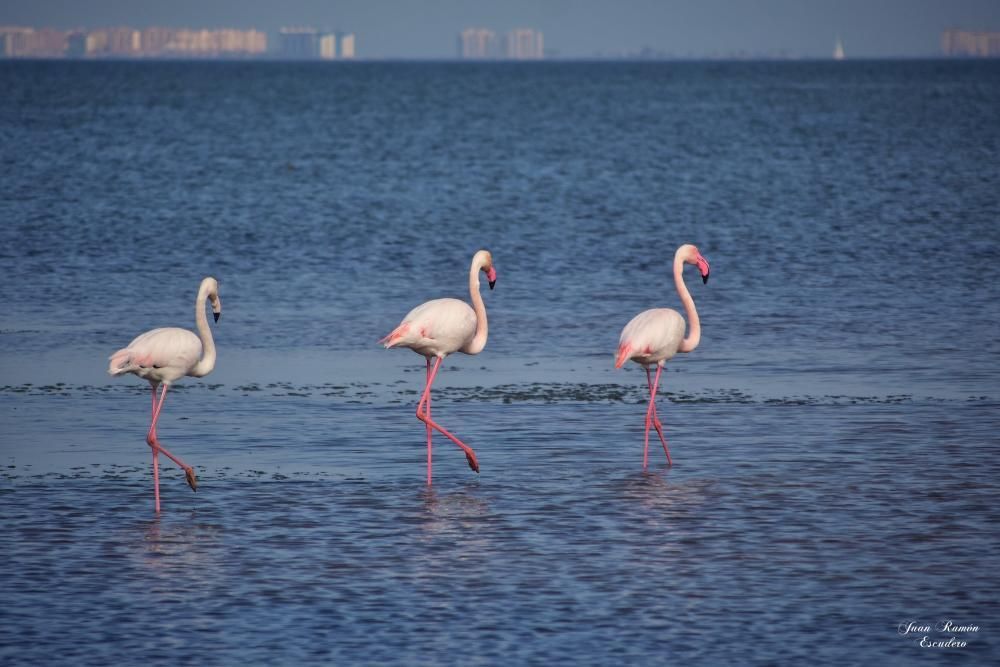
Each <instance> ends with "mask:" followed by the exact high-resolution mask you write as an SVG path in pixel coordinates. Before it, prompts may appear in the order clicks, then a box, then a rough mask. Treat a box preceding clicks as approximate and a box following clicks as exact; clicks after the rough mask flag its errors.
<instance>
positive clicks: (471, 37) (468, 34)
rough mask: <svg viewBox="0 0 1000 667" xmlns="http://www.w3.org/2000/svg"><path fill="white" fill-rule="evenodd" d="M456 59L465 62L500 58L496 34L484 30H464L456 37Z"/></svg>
mask: <svg viewBox="0 0 1000 667" xmlns="http://www.w3.org/2000/svg"><path fill="white" fill-rule="evenodd" d="M458 57H459V58H462V59H465V60H483V59H487V58H498V57H500V49H499V44H498V42H497V35H496V33H495V32H493V31H492V30H487V29H486V28H466V29H465V30H463V31H462V32H460V33H459V35H458Z"/></svg>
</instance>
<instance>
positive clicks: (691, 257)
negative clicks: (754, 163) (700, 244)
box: [615, 244, 709, 470]
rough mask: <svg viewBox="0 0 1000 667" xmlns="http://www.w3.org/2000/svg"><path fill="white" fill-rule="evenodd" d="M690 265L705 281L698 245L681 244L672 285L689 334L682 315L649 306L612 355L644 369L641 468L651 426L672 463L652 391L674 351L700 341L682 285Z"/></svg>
mask: <svg viewBox="0 0 1000 667" xmlns="http://www.w3.org/2000/svg"><path fill="white" fill-rule="evenodd" d="M685 264H693V265H695V266H697V267H698V271H699V272H700V273H701V279H702V281H704V282H706V283H707V282H708V272H709V267H708V260H706V259H705V258H704V257H702V256H701V253H700V252H698V248H696V247H694V246H693V245H690V244H687V245H682V246H681V247H680V248H678V249H677V252H676V253H674V284H675V285H676V286H677V293H678V294H679V295H680V297H681V303H682V304H684V312H685V313H686V314H687V319H688V323H689V325H690V327H689V333H688V335H687V338H685V337H684V318H683V317H681V314H680V313H678V312H677V311H676V310H673V309H671V308H651V309H650V310H646V311H643V312H641V313H639V314H638V315H636V316H635V317H633V318H632V321H631V322H629V323H628V324H626V325H625V328H624V329H622V335H621V337H620V338H619V339H618V354H617V356H616V357H615V368H621V367H622V366H623V365H624V364H625V362H626V361H628V360H630V359H631V360H632V361H634V362H636V363H637V364H640V365H641V366H642V367H643V368H645V369H646V385H647V386H648V387H649V405H648V406H646V432H645V436H644V439H643V447H642V468H643V470H645V469H646V465H647V463H648V462H649V427H650V426H653V427H654V428H655V429H656V433H657V434H658V435H659V436H660V442H662V443H663V451H664V453H665V454H666V455H667V464H668V465H673V461H672V460H671V459H670V449H669V448H668V447H667V440H666V438H664V437H663V424H662V423H660V419H659V417H657V416H656V390H657V388H658V387H659V384H660V372H661V371H663V364H665V363H666V362H667V360H668V359H670V358H672V357H673V356H674V355H675V354H677V353H678V352H690V351H691V350H693V349H694V348H696V347H698V342H699V341H700V340H701V322H700V321H699V320H698V311H697V310H695V308H694V299H692V298H691V293H690V292H688V289H687V286H686V285H685V284H684V265H685ZM653 364H656V379H653V378H652V377H650V371H649V367H650V366H651V365H653Z"/></svg>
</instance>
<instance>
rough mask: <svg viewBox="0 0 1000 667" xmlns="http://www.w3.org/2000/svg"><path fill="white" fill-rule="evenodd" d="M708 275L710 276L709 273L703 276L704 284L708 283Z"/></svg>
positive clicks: (702, 281)
mask: <svg viewBox="0 0 1000 667" xmlns="http://www.w3.org/2000/svg"><path fill="white" fill-rule="evenodd" d="M708 276H709V274H708V273H706V274H705V275H703V276H702V277H701V283H702V284H703V285H706V284H708Z"/></svg>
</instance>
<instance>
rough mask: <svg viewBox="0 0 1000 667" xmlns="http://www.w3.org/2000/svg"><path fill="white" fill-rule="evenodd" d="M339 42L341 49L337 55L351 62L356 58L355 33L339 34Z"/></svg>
mask: <svg viewBox="0 0 1000 667" xmlns="http://www.w3.org/2000/svg"><path fill="white" fill-rule="evenodd" d="M337 41H338V42H339V43H340V49H339V50H338V52H337V55H338V56H339V57H341V58H344V59H346V60H351V59H352V58H354V56H355V53H354V33H353V32H347V33H344V32H338V33H337Z"/></svg>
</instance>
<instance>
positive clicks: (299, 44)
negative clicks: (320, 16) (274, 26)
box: [278, 28, 320, 60]
mask: <svg viewBox="0 0 1000 667" xmlns="http://www.w3.org/2000/svg"><path fill="white" fill-rule="evenodd" d="M319 39H320V34H319V31H318V30H316V28H282V29H281V30H279V31H278V54H279V55H280V56H281V57H282V58H288V59H290V60H312V59H315V58H318V57H319Z"/></svg>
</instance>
